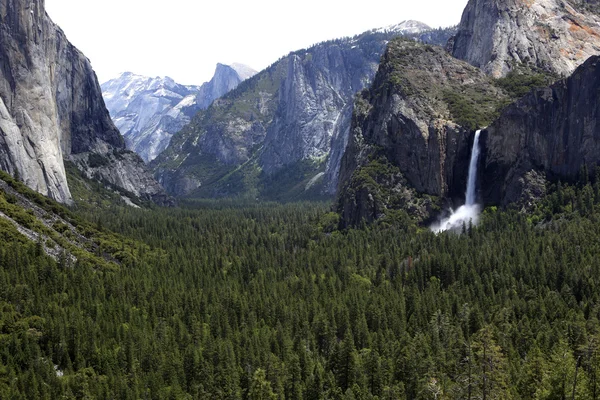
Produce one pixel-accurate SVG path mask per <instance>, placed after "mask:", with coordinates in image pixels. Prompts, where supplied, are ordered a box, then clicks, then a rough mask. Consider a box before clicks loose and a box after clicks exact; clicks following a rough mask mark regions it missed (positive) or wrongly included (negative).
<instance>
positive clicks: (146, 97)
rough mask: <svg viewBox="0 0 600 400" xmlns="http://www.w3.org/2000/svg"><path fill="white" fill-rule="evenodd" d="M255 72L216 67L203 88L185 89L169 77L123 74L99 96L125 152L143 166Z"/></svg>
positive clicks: (104, 85)
mask: <svg viewBox="0 0 600 400" xmlns="http://www.w3.org/2000/svg"><path fill="white" fill-rule="evenodd" d="M254 74H255V72H254V71H253V70H252V69H251V68H249V67H246V66H244V65H242V64H233V65H232V66H228V65H223V64H218V65H217V68H216V71H215V75H214V76H213V78H212V79H211V80H210V81H209V82H206V83H204V84H203V85H202V86H186V85H181V84H178V83H176V82H175V81H174V80H173V79H171V78H169V77H165V78H161V77H156V78H150V77H147V76H141V75H136V74H133V73H131V72H126V73H124V74H122V75H121V76H119V77H118V78H116V79H111V80H110V81H108V82H105V83H103V84H102V86H101V88H102V95H103V97H104V100H105V102H106V107H107V108H108V110H109V111H110V114H111V116H112V119H113V121H114V123H115V125H116V126H117V128H119V130H120V131H121V133H122V134H123V137H124V138H125V142H126V144H127V148H128V149H130V150H133V151H135V152H136V153H137V154H139V155H140V157H142V159H143V160H144V161H146V162H148V161H152V160H154V159H155V158H156V157H157V156H158V155H159V154H160V153H161V152H162V151H163V150H164V149H166V148H167V146H168V145H169V142H170V141H171V138H172V137H173V135H174V134H175V133H177V132H179V131H180V130H181V128H183V127H184V126H185V125H187V124H188V123H189V122H190V120H191V118H192V117H193V116H194V115H195V114H196V113H197V112H198V111H200V110H203V109H205V108H207V107H208V106H209V105H210V104H211V103H212V102H213V101H214V100H215V99H217V98H219V97H221V96H222V95H224V94H225V93H227V92H229V91H230V90H232V89H234V88H236V87H237V85H239V84H240V82H242V81H243V80H245V79H247V78H249V77H251V76H252V75H254Z"/></svg>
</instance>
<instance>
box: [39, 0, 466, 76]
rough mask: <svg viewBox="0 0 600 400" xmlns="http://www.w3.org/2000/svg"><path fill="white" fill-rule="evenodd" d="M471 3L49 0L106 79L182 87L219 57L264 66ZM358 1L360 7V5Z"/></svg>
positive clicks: (449, 16)
mask: <svg viewBox="0 0 600 400" xmlns="http://www.w3.org/2000/svg"><path fill="white" fill-rule="evenodd" d="M466 3H467V0H395V1H394V0H391V1H390V0H367V1H362V2H360V3H358V2H356V1H348V0H304V1H302V2H287V1H286V2H283V1H274V0H254V1H240V0H229V1H227V0H212V1H202V0H160V1H158V0H101V1H91V0H87V1H85V0H46V9H47V11H48V14H49V15H50V17H51V18H52V19H53V20H54V21H55V22H56V23H58V25H59V26H60V27H61V28H62V29H63V30H64V31H65V33H66V34H67V37H68V38H69V40H70V41H71V42H72V43H73V44H74V45H75V46H77V47H78V48H79V49H80V50H81V51H83V53H84V54H85V55H86V56H87V57H89V58H90V60H91V61H92V65H93V67H94V69H95V70H96V73H97V74H98V79H99V80H100V82H101V83H102V82H104V81H106V80H108V79H111V78H113V77H116V76H118V74H119V73H121V72H125V71H131V72H134V73H137V74H142V75H149V76H165V75H167V76H170V77H172V78H173V79H175V80H176V81H178V82H180V83H184V84H201V83H203V82H205V81H208V80H210V78H211V76H212V74H213V72H214V69H215V65H216V63H217V62H222V63H225V64H228V63H233V62H240V63H243V64H247V65H249V66H251V67H252V68H254V69H256V70H261V69H263V68H265V67H267V66H268V65H270V64H271V63H273V62H274V61H276V60H277V59H279V58H280V57H282V56H284V55H286V54H288V53H289V52H290V51H293V50H298V49H302V48H305V47H309V46H310V45H312V44H315V43H318V42H321V41H324V40H329V39H335V38H339V37H343V36H353V35H355V34H358V33H361V32H364V31H366V30H369V29H372V28H378V27H383V26H387V25H391V24H396V23H398V22H401V21H403V20H406V19H415V20H419V21H422V22H424V23H426V24H428V25H430V26H432V27H439V26H449V25H455V24H457V23H458V22H459V21H460V17H461V14H462V11H463V8H464V7H465V5H466ZM358 4H360V5H358Z"/></svg>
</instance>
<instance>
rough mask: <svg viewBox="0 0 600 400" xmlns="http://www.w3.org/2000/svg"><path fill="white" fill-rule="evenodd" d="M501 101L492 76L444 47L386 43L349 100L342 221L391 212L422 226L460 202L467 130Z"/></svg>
mask: <svg viewBox="0 0 600 400" xmlns="http://www.w3.org/2000/svg"><path fill="white" fill-rule="evenodd" d="M506 100H507V95H506V94H505V93H504V92H503V91H502V90H500V89H498V88H497V87H495V86H494V85H493V82H492V79H491V78H489V77H487V76H486V75H485V74H483V72H481V71H480V70H479V69H477V68H475V67H473V66H471V65H469V64H467V63H465V62H463V61H459V60H457V59H455V58H452V57H451V56H450V55H449V54H448V53H447V52H445V51H444V50H443V49H442V48H439V47H435V46H428V45H422V44H419V43H416V42H414V41H407V40H403V39H395V40H393V41H392V42H390V44H389V45H388V48H387V50H386V52H385V55H384V56H383V58H382V60H381V64H380V66H379V71H378V72H377V76H376V77H375V80H374V82H373V84H372V85H371V88H370V89H369V90H365V91H363V92H362V93H361V95H360V96H359V97H358V98H357V99H356V102H355V107H354V116H353V119H352V128H351V135H350V141H349V144H348V147H347V149H346V152H345V154H344V156H343V159H342V166H341V172H340V186H339V196H338V210H339V211H340V213H341V215H342V220H343V223H344V224H345V225H357V224H360V223H361V221H366V222H372V221H374V220H376V219H378V218H380V217H381V216H383V215H385V214H386V213H387V212H388V211H389V210H391V209H405V210H408V211H409V213H411V214H412V215H413V216H414V217H415V218H416V219H417V220H426V219H427V218H429V217H430V216H431V212H432V210H433V209H435V208H436V207H438V206H439V205H441V200H442V199H443V198H452V197H461V196H462V195H463V191H464V187H465V182H466V175H467V171H468V162H469V161H468V160H469V154H470V148H471V145H472V133H473V130H472V129H473V128H475V127H476V126H482V125H486V124H487V123H489V122H490V121H491V120H493V118H494V117H495V115H496V113H497V110H498V108H499V107H500V106H501V105H502V104H503V103H504V102H506Z"/></svg>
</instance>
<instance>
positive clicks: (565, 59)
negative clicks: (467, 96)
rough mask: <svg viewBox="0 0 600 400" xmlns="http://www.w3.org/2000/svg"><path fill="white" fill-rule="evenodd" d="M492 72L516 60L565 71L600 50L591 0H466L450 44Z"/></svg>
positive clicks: (504, 70) (599, 24) (499, 73)
mask: <svg viewBox="0 0 600 400" xmlns="http://www.w3.org/2000/svg"><path fill="white" fill-rule="evenodd" d="M451 51H452V54H453V55H454V57H456V58H459V59H461V60H465V61H467V62H469V63H470V64H472V65H474V66H476V67H480V68H481V69H482V70H483V71H484V72H485V73H487V74H489V75H492V76H494V77H496V78H499V77H503V76H506V75H507V74H508V73H509V72H510V71H511V70H513V69H514V68H515V67H516V66H518V65H523V64H524V65H529V66H533V67H537V68H540V69H542V70H545V71H547V72H551V73H555V74H557V75H560V76H568V75H570V74H571V73H572V72H573V71H574V70H575V68H577V66H579V65H580V64H582V63H583V62H584V61H585V60H587V59H588V58H589V57H590V56H592V55H597V54H600V16H599V15H598V4H597V2H596V1H591V0H579V1H577V0H470V1H469V3H468V5H467V7H466V8H465V10H464V13H463V16H462V20H461V23H460V25H459V29H458V33H457V35H456V36H455V38H454V41H453V47H452V49H451Z"/></svg>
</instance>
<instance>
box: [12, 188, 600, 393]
mask: <svg viewBox="0 0 600 400" xmlns="http://www.w3.org/2000/svg"><path fill="white" fill-rule="evenodd" d="M598 189H599V188H598V186H597V184H595V185H592V184H591V183H587V182H583V183H581V184H578V185H571V186H569V185H561V184H558V185H555V186H554V189H553V191H552V194H550V195H549V196H547V198H546V199H545V200H544V201H543V202H542V203H540V204H539V205H538V206H537V207H536V208H535V210H533V211H532V212H530V213H519V212H516V211H501V210H497V209H495V208H491V207H490V208H488V209H486V211H485V212H484V214H483V216H482V222H481V224H480V225H479V226H477V227H472V226H465V227H464V229H463V232H462V233H461V234H456V233H443V234H440V235H435V234H433V233H431V232H430V231H429V229H427V227H422V226H421V227H419V226H416V225H414V224H413V223H412V222H411V220H410V218H408V217H407V216H406V215H405V214H403V213H402V212H395V213H390V215H388V216H387V217H386V218H384V219H383V220H381V221H379V222H378V223H377V224H375V225H373V226H370V227H366V226H365V227H363V228H361V229H352V230H347V231H338V230H337V216H336V214H334V213H332V212H330V205H328V204H324V203H296V204H286V205H281V204H263V205H261V204H235V203H228V202H218V203H217V202H189V203H186V204H184V206H182V207H179V208H175V209H156V210H143V209H140V210H136V209H133V208H119V209H113V210H112V211H101V212H94V213H92V212H89V211H88V212H86V211H79V212H76V213H79V217H78V218H81V221H84V222H82V223H85V224H89V226H92V227H94V228H93V229H92V228H88V231H89V234H90V235H98V234H99V233H98V232H115V233H116V234H108V233H107V234H106V235H112V236H110V237H112V239H105V240H104V241H103V242H102V243H104V244H103V246H100V247H98V248H97V255H98V256H102V255H103V252H104V251H107V250H106V249H107V248H109V247H111V248H112V251H113V253H114V254H120V255H118V256H116V257H115V261H111V262H107V263H104V264H102V265H97V264H95V263H94V262H93V261H90V260H85V261H79V260H78V261H74V260H73V259H71V258H68V257H58V258H57V259H53V258H51V257H49V256H47V255H46V254H45V252H44V251H42V246H41V245H40V243H35V242H29V241H27V240H23V238H22V237H20V236H19V235H18V234H17V233H15V232H14V229H13V228H11V226H8V225H9V224H0V234H1V235H2V240H0V264H1V266H2V268H0V398H1V399H482V398H484V399H590V400H591V399H594V400H595V399H598V398H600V382H599V380H600V322H599V318H600V223H599V222H600V193H599V192H600V191H599V190H598ZM6 196H7V195H6V194H2V196H0V197H3V198H4V197H6Z"/></svg>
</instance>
